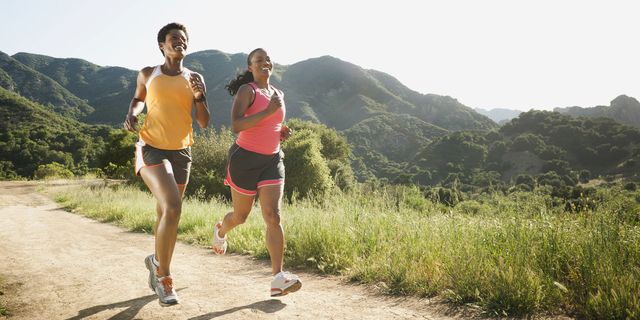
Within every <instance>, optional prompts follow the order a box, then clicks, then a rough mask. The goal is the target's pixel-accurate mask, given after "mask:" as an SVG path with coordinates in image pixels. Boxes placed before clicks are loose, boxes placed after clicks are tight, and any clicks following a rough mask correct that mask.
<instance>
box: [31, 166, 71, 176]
mask: <svg viewBox="0 0 640 320" xmlns="http://www.w3.org/2000/svg"><path fill="white" fill-rule="evenodd" d="M33 177H34V178H35V179H55V178H62V179H66V178H71V177H73V172H71V170H69V169H67V168H65V166H63V165H61V164H59V163H57V162H52V163H49V164H41V165H39V166H38V169H36V172H35V173H34V174H33Z"/></svg>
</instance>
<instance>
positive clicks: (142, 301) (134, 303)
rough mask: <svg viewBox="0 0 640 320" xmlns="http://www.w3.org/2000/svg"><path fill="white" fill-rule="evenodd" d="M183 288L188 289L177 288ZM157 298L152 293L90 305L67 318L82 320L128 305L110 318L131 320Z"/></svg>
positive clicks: (68, 319) (69, 319)
mask: <svg viewBox="0 0 640 320" xmlns="http://www.w3.org/2000/svg"><path fill="white" fill-rule="evenodd" d="M183 289H186V288H182V289H177V290H176V291H181V290H183ZM157 300H158V296H157V295H156V294H150V295H148V296H144V297H140V298H135V299H131V300H127V301H121V302H116V303H112V304H104V305H99V306H94V307H90V308H86V309H82V310H80V311H78V315H77V316H75V317H71V318H67V320H80V319H84V318H87V317H89V316H92V315H95V314H98V313H100V312H102V311H105V310H110V309H115V308H125V307H127V308H126V309H124V310H122V311H121V312H119V313H118V314H116V315H114V316H112V317H110V318H109V319H129V320H131V319H133V318H135V316H136V315H137V314H138V312H140V309H142V307H144V306H145V305H146V304H148V303H149V302H151V301H157Z"/></svg>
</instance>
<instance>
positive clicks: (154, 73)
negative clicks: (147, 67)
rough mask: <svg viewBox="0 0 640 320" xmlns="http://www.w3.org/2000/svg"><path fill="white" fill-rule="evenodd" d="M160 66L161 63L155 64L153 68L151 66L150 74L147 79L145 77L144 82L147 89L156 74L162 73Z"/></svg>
mask: <svg viewBox="0 0 640 320" xmlns="http://www.w3.org/2000/svg"><path fill="white" fill-rule="evenodd" d="M160 67H161V65H157V66H156V67H155V68H153V71H152V72H151V76H149V79H147V82H146V83H145V84H144V86H145V87H146V89H147V90H149V85H150V84H151V81H152V80H153V79H155V78H156V77H157V76H159V75H161V74H162V69H160Z"/></svg>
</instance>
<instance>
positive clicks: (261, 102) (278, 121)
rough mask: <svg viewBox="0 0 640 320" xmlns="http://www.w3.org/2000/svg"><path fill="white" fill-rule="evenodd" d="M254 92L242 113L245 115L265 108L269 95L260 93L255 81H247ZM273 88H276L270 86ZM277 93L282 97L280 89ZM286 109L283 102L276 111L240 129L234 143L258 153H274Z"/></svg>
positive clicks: (278, 150)
mask: <svg viewBox="0 0 640 320" xmlns="http://www.w3.org/2000/svg"><path fill="white" fill-rule="evenodd" d="M249 85H250V86H251V87H252V88H253V91H254V92H255V95H256V97H255V99H254V101H253V103H252V104H251V105H250V106H249V108H248V109H247V111H246V112H245V113H244V116H245V117H248V116H250V115H252V114H255V113H257V112H260V111H262V110H264V109H266V108H267V106H268V105H269V101H270V100H271V97H270V96H267V95H266V94H264V93H262V91H261V90H260V89H259V88H258V86H257V85H256V84H255V82H251V83H249ZM271 88H273V89H274V90H278V89H276V88H275V87H273V86H271ZM278 93H279V94H280V95H281V96H283V97H284V95H283V93H282V91H280V90H278ZM285 113H286V110H285V106H284V104H283V105H282V107H281V108H280V109H278V111H276V112H274V113H273V114H271V115H269V116H268V117H266V118H264V119H262V120H260V122H258V124H256V125H255V126H253V127H251V128H249V129H246V130H242V131H240V134H239V135H238V139H237V140H236V143H237V144H238V145H239V146H240V147H241V148H243V149H246V150H249V151H252V152H255V153H260V154H274V153H277V152H280V130H281V129H282V121H284V116H285Z"/></svg>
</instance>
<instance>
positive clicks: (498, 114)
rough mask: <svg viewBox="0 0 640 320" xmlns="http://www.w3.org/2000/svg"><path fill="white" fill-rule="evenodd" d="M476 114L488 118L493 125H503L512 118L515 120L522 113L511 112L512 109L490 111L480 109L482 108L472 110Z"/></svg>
mask: <svg viewBox="0 0 640 320" xmlns="http://www.w3.org/2000/svg"><path fill="white" fill-rule="evenodd" d="M473 110H475V111H476V112H477V113H479V114H481V115H484V116H487V117H489V119H491V120H493V121H494V122H495V123H498V124H504V123H506V122H509V121H511V119H513V118H517V117H518V116H519V115H520V114H521V113H522V111H520V110H513V109H504V108H493V109H490V110H486V109H482V108H474V109H473Z"/></svg>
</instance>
